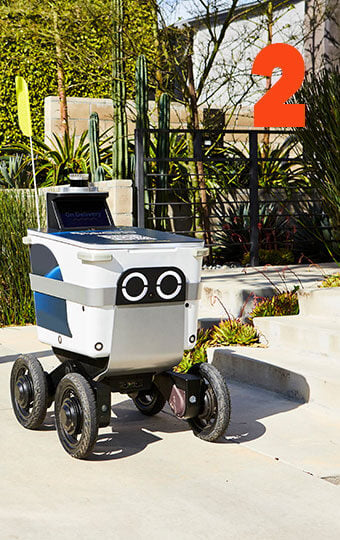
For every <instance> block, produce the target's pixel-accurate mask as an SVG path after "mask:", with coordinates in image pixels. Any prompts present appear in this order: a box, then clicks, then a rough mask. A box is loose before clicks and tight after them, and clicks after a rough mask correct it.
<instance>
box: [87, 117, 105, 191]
mask: <svg viewBox="0 0 340 540" xmlns="http://www.w3.org/2000/svg"><path fill="white" fill-rule="evenodd" d="M89 151H90V172H91V181H92V182H102V181H103V180H105V172H104V169H103V167H101V165H100V148H99V116H98V113H96V112H94V113H92V114H91V116H90V120H89Z"/></svg>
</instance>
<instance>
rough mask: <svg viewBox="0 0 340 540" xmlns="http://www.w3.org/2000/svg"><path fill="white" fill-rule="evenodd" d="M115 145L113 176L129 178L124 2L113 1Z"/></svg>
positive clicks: (113, 151)
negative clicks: (123, 33)
mask: <svg viewBox="0 0 340 540" xmlns="http://www.w3.org/2000/svg"><path fill="white" fill-rule="evenodd" d="M112 5H113V34H114V35H113V43H114V46H113V69H112V101H113V143H112V175H113V178H118V179H123V178H128V176H129V160H128V136H127V120H126V110H125V105H126V83H125V73H124V55H123V36H122V25H123V0H113V2H112Z"/></svg>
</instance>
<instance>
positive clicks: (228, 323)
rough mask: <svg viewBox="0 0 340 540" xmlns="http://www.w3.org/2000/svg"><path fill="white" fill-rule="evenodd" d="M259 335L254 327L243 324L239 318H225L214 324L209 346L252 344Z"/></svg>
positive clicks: (257, 339) (256, 341) (256, 340)
mask: <svg viewBox="0 0 340 540" xmlns="http://www.w3.org/2000/svg"><path fill="white" fill-rule="evenodd" d="M258 341H259V336H258V333H257V331H256V328H254V326H252V325H251V324H245V323H243V322H242V321H240V319H227V320H225V321H222V322H221V323H220V324H219V325H218V326H214V329H213V331H212V333H211V341H210V346H211V347H220V346H228V345H248V346H249V345H253V344H254V343H258Z"/></svg>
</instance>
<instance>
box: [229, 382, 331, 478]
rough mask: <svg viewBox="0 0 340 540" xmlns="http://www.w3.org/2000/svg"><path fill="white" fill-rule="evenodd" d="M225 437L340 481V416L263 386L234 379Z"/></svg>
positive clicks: (309, 471)
mask: <svg viewBox="0 0 340 540" xmlns="http://www.w3.org/2000/svg"><path fill="white" fill-rule="evenodd" d="M228 386H229V390H230V397H231V404H232V413H231V422H230V425H229V428H228V430H227V433H226V435H225V439H226V440H228V441H229V442H237V443H239V444H240V445H242V446H246V447H247V448H250V449H252V450H255V451H256V452H260V453H261V454H265V455H267V456H270V457H272V458H273V459H275V460H277V461H281V462H285V463H289V464H290V465H292V466H293V467H296V468H298V469H300V470H303V471H306V472H307V471H308V473H309V474H313V475H316V476H318V477H321V478H323V477H332V478H334V477H336V478H337V477H339V478H340V476H339V475H340V460H339V455H340V415H339V414H336V413H334V414H332V413H331V411H330V410H329V409H326V408H325V407H321V406H320V405H317V404H315V403H299V402H296V401H293V400H291V399H287V398H286V397H284V396H282V395H280V394H277V393H274V392H269V391H268V390H265V389H263V388H259V387H257V386H249V385H247V384H244V383H240V382H236V381H228Z"/></svg>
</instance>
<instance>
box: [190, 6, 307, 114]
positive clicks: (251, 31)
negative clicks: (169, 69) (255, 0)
mask: <svg viewBox="0 0 340 540" xmlns="http://www.w3.org/2000/svg"><path fill="white" fill-rule="evenodd" d="M304 11H305V2H304V0H300V1H298V2H292V4H291V5H290V7H289V8H288V9H287V8H283V9H280V10H275V11H274V17H275V18H278V19H279V20H277V22H275V24H274V27H273V43H287V44H290V45H293V46H295V47H297V49H298V50H299V51H300V52H301V53H302V54H303V50H304V48H303V24H304ZM263 20H264V16H263V15H261V14H257V15H255V16H252V17H250V18H248V19H247V20H244V19H243V20H242V19H240V20H237V21H235V22H233V23H232V24H231V25H230V27H229V28H228V30H227V32H226V36H225V39H224V41H223V43H222V45H221V48H220V50H219V52H218V54H217V57H216V60H215V62H214V66H213V69H212V70H211V73H210V76H209V78H208V81H207V84H206V86H205V89H204V91H203V94H202V97H201V100H200V102H201V104H203V103H204V104H207V105H208V106H210V107H226V108H227V109H229V110H231V109H232V107H233V106H234V105H235V104H237V103H238V102H240V101H241V103H242V108H243V109H244V110H243V113H242V114H243V115H245V116H247V112H248V115H249V113H250V114H251V110H252V107H253V106H254V104H255V103H256V101H257V100H258V99H259V98H260V97H261V95H263V91H264V89H265V79H264V77H255V79H256V81H255V84H254V85H253V86H252V82H251V69H252V64H253V62H254V59H255V57H256V55H257V54H258V53H259V51H260V50H261V49H263V48H264V47H265V46H266V44H267V30H266V27H265V26H264V24H263ZM219 27H221V25H219V26H217V35H218V30H219ZM210 41H211V40H210V39H209V32H208V30H207V29H206V28H205V27H201V28H199V29H198V31H197V33H196V35H195V40H194V66H195V77H196V80H198V79H199V76H200V73H201V72H202V69H203V67H204V59H205V57H206V56H207V53H208V52H209V43H210ZM279 76H280V71H279V70H276V72H274V75H273V81H275V80H276V79H278V78H279ZM221 85H222V86H221ZM219 86H221V88H219ZM248 88H249V92H247V93H246V95H245V96H244V93H245V91H246V90H247V89H248ZM242 96H244V97H242Z"/></svg>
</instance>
